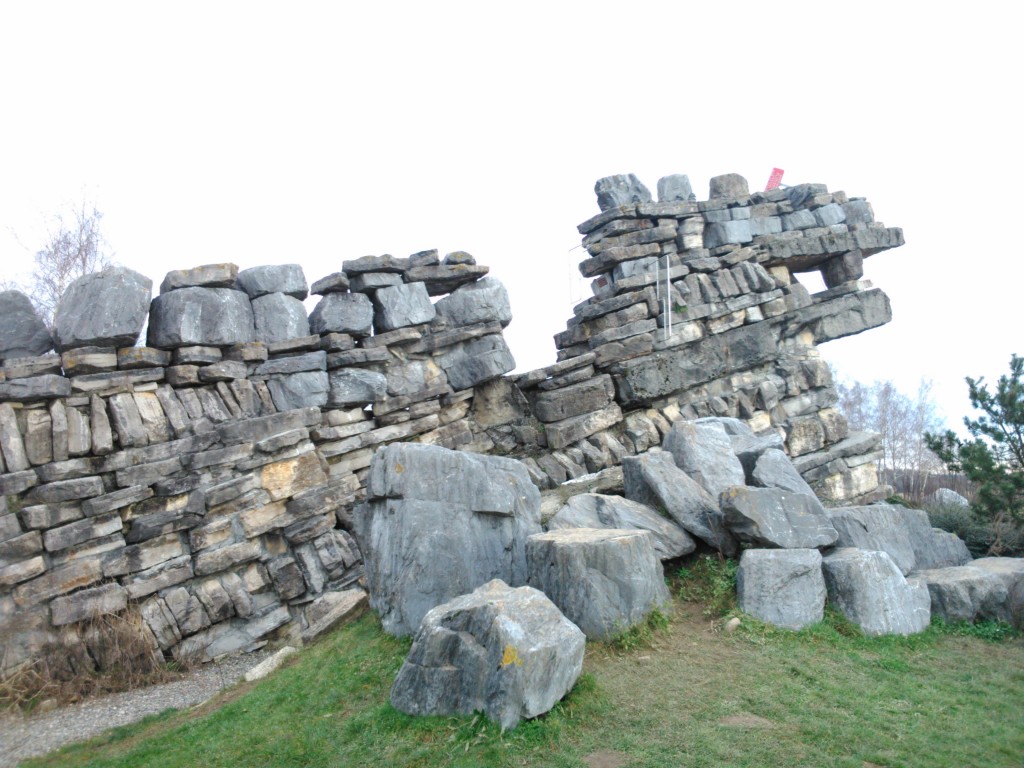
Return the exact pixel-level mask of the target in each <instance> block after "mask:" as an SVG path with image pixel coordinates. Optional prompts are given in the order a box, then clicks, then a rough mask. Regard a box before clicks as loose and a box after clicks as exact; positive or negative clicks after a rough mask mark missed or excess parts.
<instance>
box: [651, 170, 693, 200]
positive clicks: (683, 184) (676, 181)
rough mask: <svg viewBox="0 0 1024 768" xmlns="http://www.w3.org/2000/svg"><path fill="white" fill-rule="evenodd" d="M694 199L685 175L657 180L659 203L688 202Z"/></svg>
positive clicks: (678, 174) (674, 175) (680, 174)
mask: <svg viewBox="0 0 1024 768" xmlns="http://www.w3.org/2000/svg"><path fill="white" fill-rule="evenodd" d="M696 199H697V198H696V196H695V195H694V194H693V188H692V187H691V186H690V177H689V176H687V175H686V174H685V173H676V174H673V175H671V176H662V177H661V178H660V179H658V201H659V202H662V203H670V202H673V201H676V200H681V201H683V202H688V201H691V200H696Z"/></svg>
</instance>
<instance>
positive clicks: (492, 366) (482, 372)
mask: <svg viewBox="0 0 1024 768" xmlns="http://www.w3.org/2000/svg"><path fill="white" fill-rule="evenodd" d="M436 361H437V363H438V365H440V366H441V368H443V369H444V372H445V374H446V375H447V376H448V382H449V383H450V384H451V385H452V388H453V389H456V390H459V389H469V388H471V387H475V386H476V385H477V384H482V383H483V382H485V381H488V380H490V379H493V378H495V377H497V376H501V375H502V374H503V373H508V372H509V371H511V370H512V369H514V368H515V367H516V361H515V360H514V359H513V357H512V352H511V350H509V348H508V344H506V343H505V339H504V338H502V337H501V336H498V335H494V336H483V337H481V338H479V339H472V340H470V341H467V342H466V343H465V344H460V345H458V346H455V347H451V348H449V349H446V350H444V351H443V352H441V353H439V354H438V356H437V357H436Z"/></svg>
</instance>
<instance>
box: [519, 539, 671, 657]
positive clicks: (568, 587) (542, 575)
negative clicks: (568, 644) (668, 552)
mask: <svg viewBox="0 0 1024 768" xmlns="http://www.w3.org/2000/svg"><path fill="white" fill-rule="evenodd" d="M526 561H527V569H528V573H529V576H528V583H529V584H530V586H532V587H536V588H537V589H539V590H541V591H542V592H544V594H546V595H547V596H548V597H549V598H550V599H551V601H552V602H553V603H554V604H555V605H557V606H558V607H559V609H560V610H561V611H562V613H564V614H565V615H566V617H567V618H568V619H569V620H570V621H572V622H573V623H574V624H575V625H576V626H578V627H579V628H580V629H581V630H582V631H583V634H585V635H586V636H587V637H588V638H590V639H595V640H606V639H609V638H611V637H614V636H616V635H618V634H621V633H622V632H624V631H626V630H627V629H629V628H630V627H632V626H633V625H635V624H638V623H640V622H642V621H644V620H645V619H646V618H647V616H648V615H650V613H651V612H652V611H654V610H662V609H665V608H666V606H667V605H668V604H669V594H668V588H667V587H666V586H665V576H664V573H662V570H661V563H660V562H658V558H657V555H656V554H655V552H654V538H653V536H652V535H651V534H650V533H649V532H648V531H638V530H625V529H614V528H612V529H597V528H569V529H565V530H559V531H550V532H548V533H540V534H536V535H534V536H531V537H530V538H529V539H528V540H527V542H526Z"/></svg>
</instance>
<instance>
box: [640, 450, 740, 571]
mask: <svg viewBox="0 0 1024 768" xmlns="http://www.w3.org/2000/svg"><path fill="white" fill-rule="evenodd" d="M622 483H623V489H624V492H625V495H626V498H627V499H630V500H632V501H636V502H639V503H640V504H645V505H646V506H648V507H652V508H653V509H662V510H664V511H665V513H666V514H667V515H668V516H669V517H671V518H672V519H673V520H675V521H676V522H677V523H679V525H680V526H681V527H682V528H683V529H684V530H686V531H687V532H688V533H691V534H693V535H694V536H696V537H697V538H698V539H700V540H701V541H703V542H705V543H706V544H709V545H710V546H712V547H714V548H715V549H717V550H718V551H720V552H722V553H724V554H726V555H730V556H731V555H734V554H735V553H736V550H737V546H736V540H735V539H734V538H733V537H732V534H730V533H729V532H728V531H727V530H726V528H725V521H724V519H723V518H722V513H721V511H720V510H719V508H718V502H717V501H716V500H715V499H714V498H712V496H711V495H710V494H709V493H708V492H707V491H705V490H704V489H703V488H702V487H701V486H700V485H698V484H697V482H696V481H695V480H693V479H692V478H691V477H690V476H689V475H688V474H686V473H685V472H683V471H682V470H681V469H679V468H678V467H677V466H676V465H675V461H674V460H673V459H672V454H670V453H669V452H668V451H648V452H647V453H642V454H640V455H639V456H624V457H623V459H622Z"/></svg>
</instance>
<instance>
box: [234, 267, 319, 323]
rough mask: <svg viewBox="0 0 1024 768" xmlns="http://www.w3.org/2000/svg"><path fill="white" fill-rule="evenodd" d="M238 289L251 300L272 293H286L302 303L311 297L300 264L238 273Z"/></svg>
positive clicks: (257, 268)
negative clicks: (307, 297)
mask: <svg viewBox="0 0 1024 768" xmlns="http://www.w3.org/2000/svg"><path fill="white" fill-rule="evenodd" d="M238 287H239V288H241V289H242V290H243V291H245V292H246V293H247V294H249V298H250V299H256V298H259V297H260V296H266V295H267V294H270V293H284V294H287V295H288V296H291V297H292V298H295V299H298V300H300V301H301V300H302V299H304V298H306V296H308V295H309V290H308V288H307V287H306V275H305V274H303V272H302V267H301V266H300V265H298V264H275V265H270V266H263V267H251V268H249V269H243V270H242V271H241V272H239V273H238ZM302 335H305V334H302Z"/></svg>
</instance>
